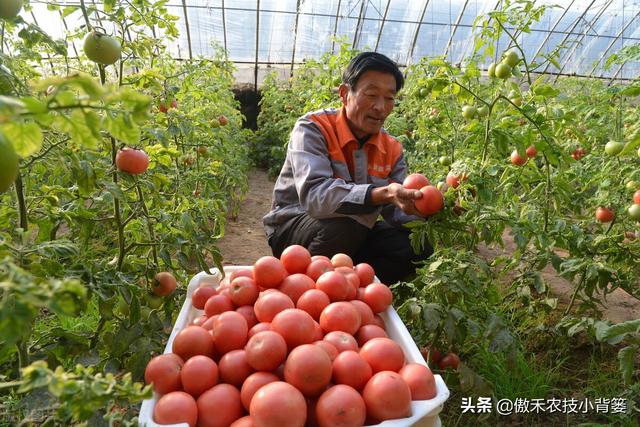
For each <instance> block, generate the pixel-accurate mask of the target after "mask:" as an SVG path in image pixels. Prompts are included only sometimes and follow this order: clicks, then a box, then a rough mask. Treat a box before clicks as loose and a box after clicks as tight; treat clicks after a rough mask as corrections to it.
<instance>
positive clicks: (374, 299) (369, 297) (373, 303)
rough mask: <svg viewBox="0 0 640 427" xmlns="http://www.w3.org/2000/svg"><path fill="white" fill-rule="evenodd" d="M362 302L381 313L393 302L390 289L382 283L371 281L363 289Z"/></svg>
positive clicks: (375, 311)
mask: <svg viewBox="0 0 640 427" xmlns="http://www.w3.org/2000/svg"><path fill="white" fill-rule="evenodd" d="M363 298H364V302H366V303H367V305H368V306H369V307H371V310H372V311H373V312H374V313H381V312H383V311H385V310H386V309H387V307H389V306H390V305H391V303H392V302H393V294H392V293H391V290H390V289H389V288H388V287H387V286H386V285H383V284H382V283H372V284H370V285H369V286H367V287H366V288H365V289H364V295H363Z"/></svg>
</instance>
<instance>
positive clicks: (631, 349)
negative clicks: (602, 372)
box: [618, 345, 638, 385]
mask: <svg viewBox="0 0 640 427" xmlns="http://www.w3.org/2000/svg"><path fill="white" fill-rule="evenodd" d="M637 351H638V346H637V345H633V346H627V347H624V348H623V349H621V350H620V351H619V352H618V360H619V361H620V371H621V372H622V379H623V381H624V383H625V385H630V384H631V379H632V377H633V370H634V363H633V362H634V361H633V359H634V357H633V356H634V355H635V353H636V352H637Z"/></svg>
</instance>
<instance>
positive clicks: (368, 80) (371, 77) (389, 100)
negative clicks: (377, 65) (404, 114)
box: [339, 70, 396, 138]
mask: <svg viewBox="0 0 640 427" xmlns="http://www.w3.org/2000/svg"><path fill="white" fill-rule="evenodd" d="M339 93H340V98H341V99H342V105H344V107H345V109H346V113H347V119H348V123H349V127H350V128H351V132H353V135H354V136H355V137H356V138H362V137H363V136H365V135H369V134H375V133H378V132H380V128H381V127H382V125H383V124H384V121H385V120H386V118H387V116H388V115H389V114H390V113H391V110H393V105H394V102H395V98H396V79H395V77H393V75H392V74H388V73H382V72H380V71H372V70H371V71H366V72H365V73H363V74H362V75H361V76H360V79H359V80H358V83H357V84H356V87H355V88H353V87H350V86H348V85H346V84H344V83H343V84H341V85H340V87H339Z"/></svg>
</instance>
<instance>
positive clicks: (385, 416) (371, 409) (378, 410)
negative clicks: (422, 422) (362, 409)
mask: <svg viewBox="0 0 640 427" xmlns="http://www.w3.org/2000/svg"><path fill="white" fill-rule="evenodd" d="M362 397H363V398H364V403H365V404H366V405H367V415H369V416H371V417H372V418H374V419H375V420H376V421H384V420H390V419H393V418H405V417H408V416H409V415H411V390H410V389H409V386H408V385H407V383H406V382H404V380H403V379H402V377H401V376H400V375H399V374H398V373H396V372H391V371H382V372H378V373H376V374H374V375H373V377H371V379H370V380H369V382H368V383H367V385H366V386H365V387H364V390H363V391H362Z"/></svg>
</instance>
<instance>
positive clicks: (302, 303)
mask: <svg viewBox="0 0 640 427" xmlns="http://www.w3.org/2000/svg"><path fill="white" fill-rule="evenodd" d="M330 303H331V301H329V297H328V296H327V294H325V293H324V292H322V291H320V290H318V289H310V290H308V291H305V292H304V293H303V294H302V295H301V296H300V298H299V299H298V302H297V303H296V307H298V308H299V309H300V310H304V311H306V312H307V313H309V314H310V315H311V317H313V319H314V320H320V313H322V310H324V309H325V307H326V306H328V305H329V304H330Z"/></svg>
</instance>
